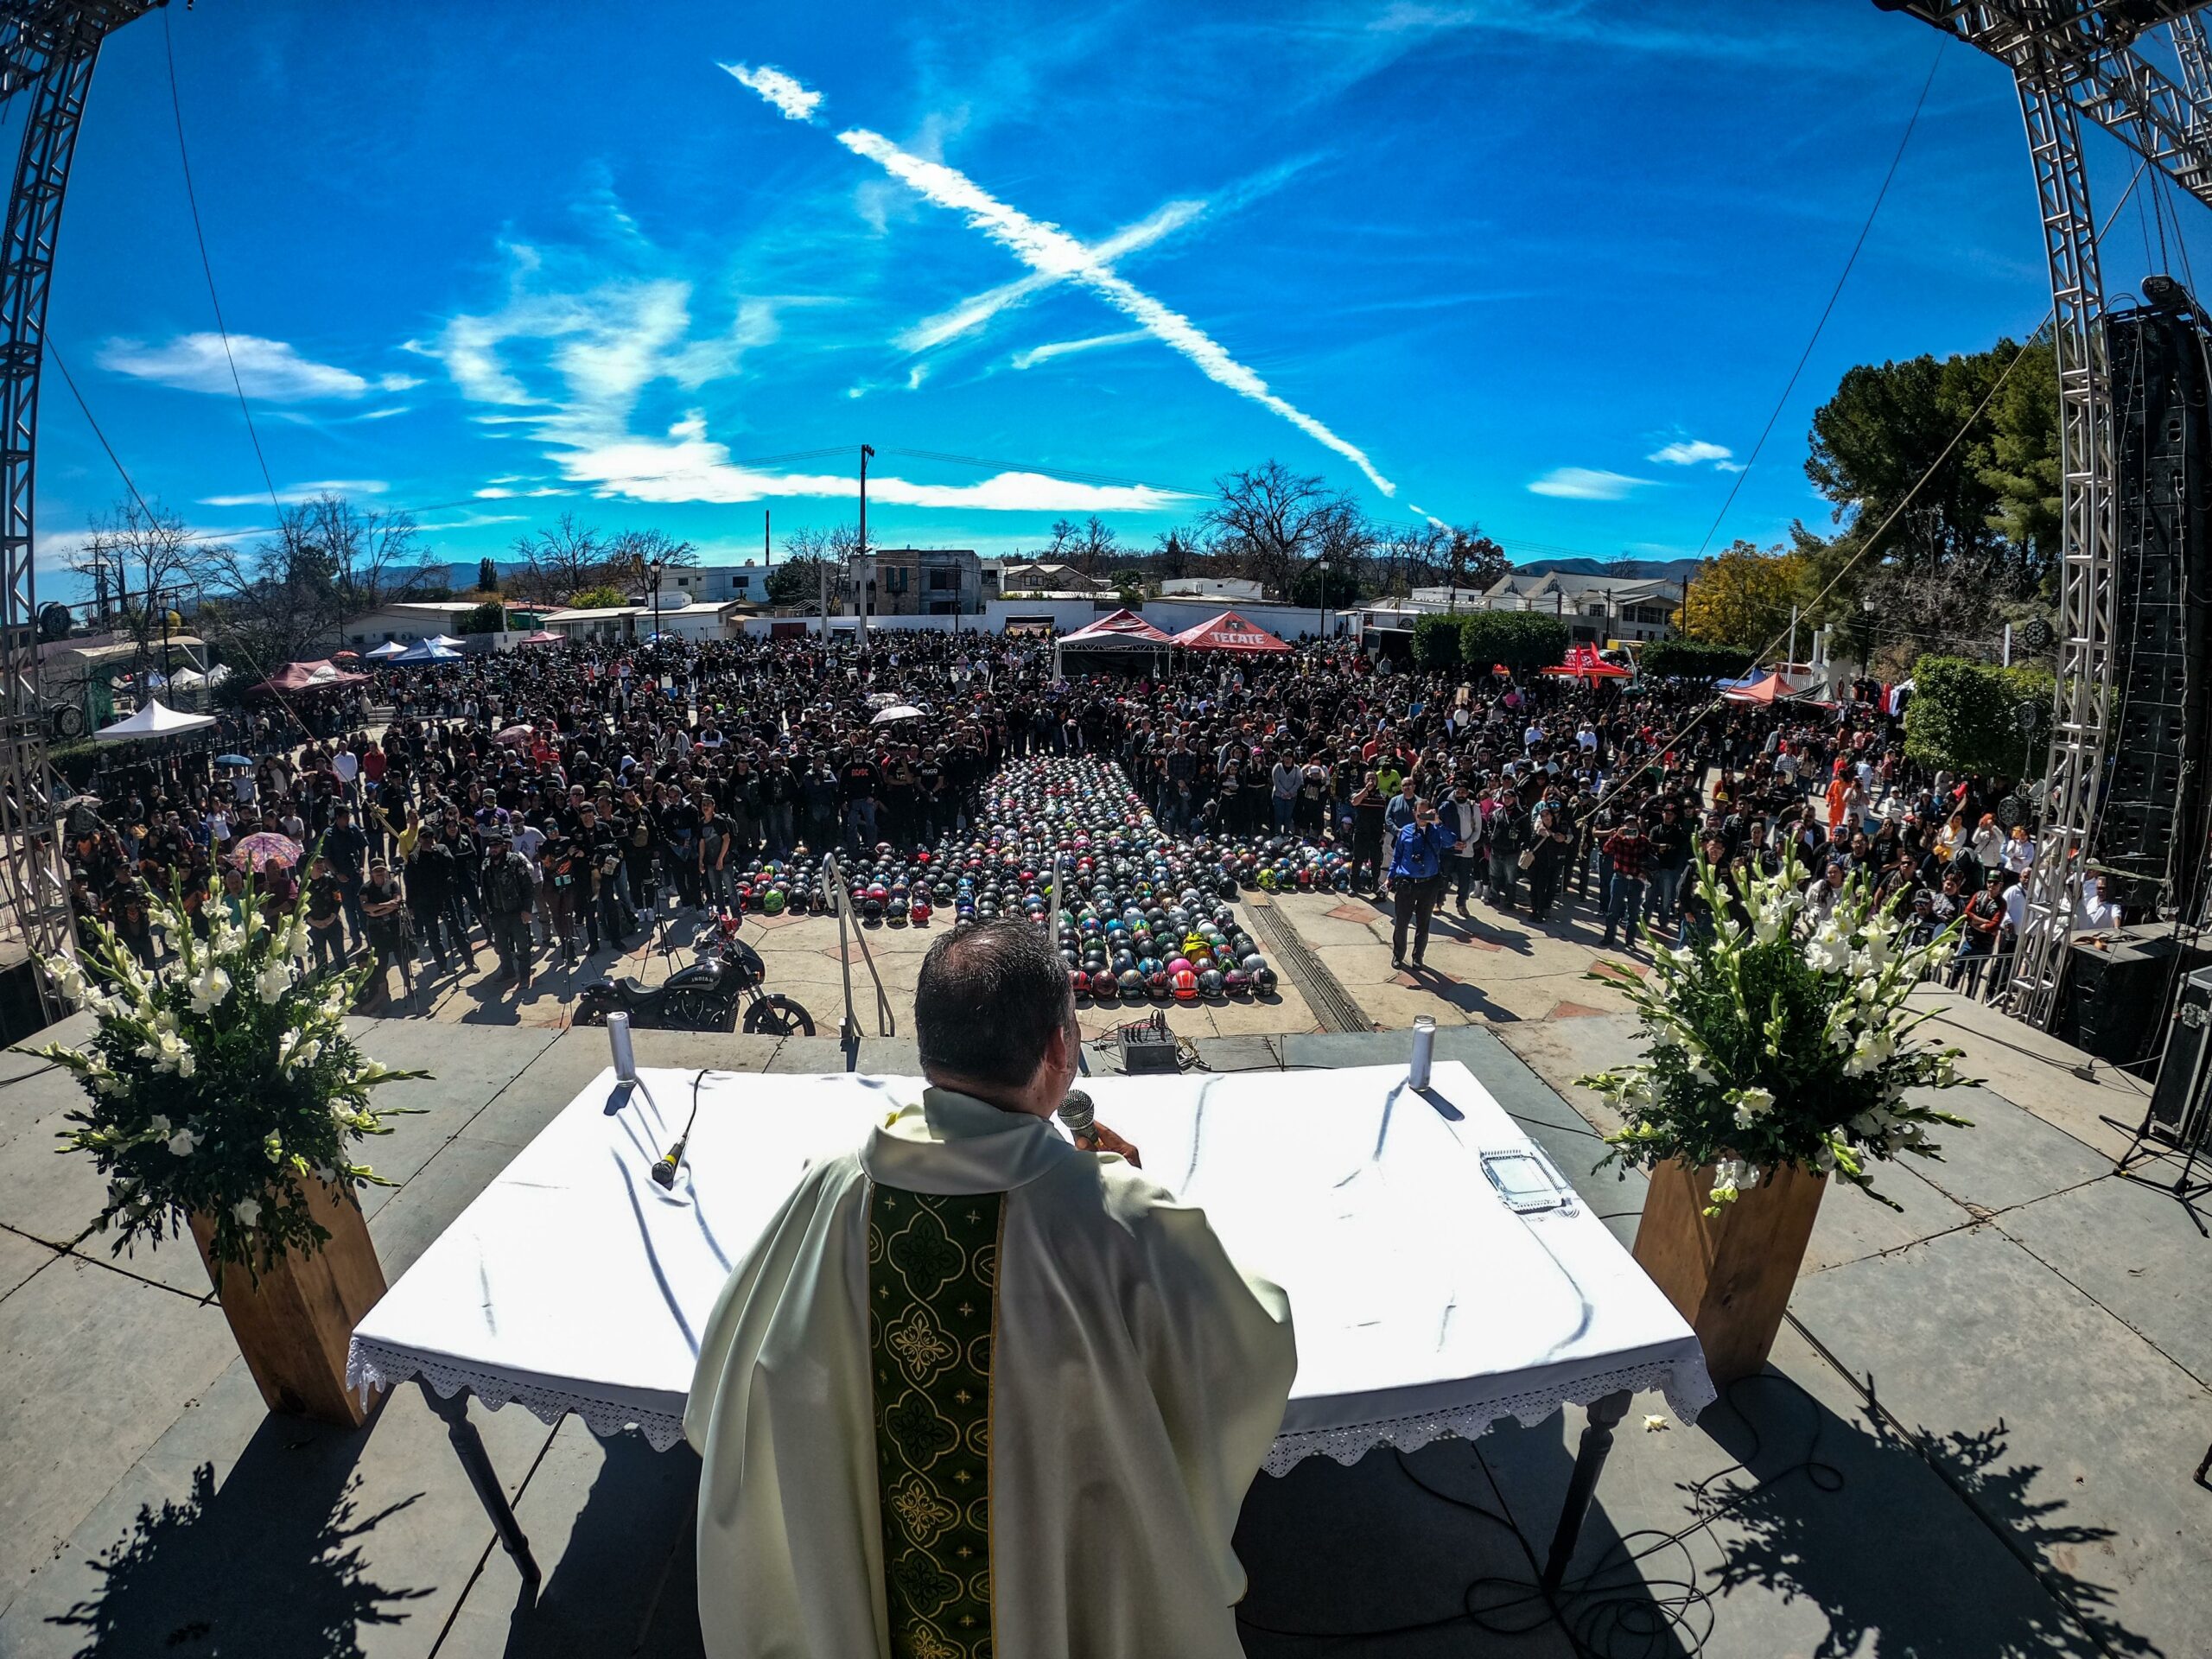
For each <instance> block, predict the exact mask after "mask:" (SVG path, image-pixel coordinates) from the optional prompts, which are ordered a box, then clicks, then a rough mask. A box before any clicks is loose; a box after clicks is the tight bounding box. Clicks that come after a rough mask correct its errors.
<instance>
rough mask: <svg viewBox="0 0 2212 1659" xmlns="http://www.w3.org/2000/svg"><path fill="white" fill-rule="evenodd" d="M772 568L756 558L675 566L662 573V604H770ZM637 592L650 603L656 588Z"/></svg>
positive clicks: (640, 588)
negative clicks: (671, 602)
mask: <svg viewBox="0 0 2212 1659" xmlns="http://www.w3.org/2000/svg"><path fill="white" fill-rule="evenodd" d="M772 568H773V567H772V566H770V565H767V564H765V563H760V562H759V561H757V560H753V559H747V561H746V562H745V563H743V564H688V565H687V564H675V565H671V566H669V567H668V568H667V569H664V570H663V571H662V572H661V577H660V590H661V603H662V604H663V605H666V604H667V603H668V602H669V600H670V599H671V597H675V598H678V599H681V600H682V601H683V602H684V603H685V604H687V605H696V604H702V603H704V604H710V605H721V604H727V603H728V601H731V600H734V599H741V600H743V601H746V603H747V604H749V605H766V603H767V602H768V573H769V571H770V570H771V569H772ZM636 591H638V592H639V594H640V595H641V596H642V597H643V598H645V599H646V600H648V601H649V600H651V599H652V589H651V588H644V587H642V585H640V586H639V588H637V589H636Z"/></svg>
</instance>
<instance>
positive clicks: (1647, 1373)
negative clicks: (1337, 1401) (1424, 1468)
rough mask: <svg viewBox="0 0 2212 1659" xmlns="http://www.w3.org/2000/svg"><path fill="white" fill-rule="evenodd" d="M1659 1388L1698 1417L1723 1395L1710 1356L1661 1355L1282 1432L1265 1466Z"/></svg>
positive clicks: (1360, 1452) (1406, 1446)
mask: <svg viewBox="0 0 2212 1659" xmlns="http://www.w3.org/2000/svg"><path fill="white" fill-rule="evenodd" d="M1623 1389H1626V1390H1627V1391H1628V1392H1630V1394H1642V1393H1643V1392H1645V1391H1646V1390H1648V1389H1658V1390H1659V1392H1660V1393H1661V1394H1662V1395H1663V1396H1664V1397H1665V1399H1666V1402H1667V1404H1668V1406H1669V1408H1671V1409H1672V1410H1673V1412H1674V1414H1675V1417H1676V1419H1677V1420H1678V1421H1681V1422H1683V1423H1694V1422H1695V1421H1697V1415H1698V1413H1700V1412H1701V1411H1703V1410H1704V1409H1705V1408H1707V1406H1709V1405H1711V1404H1712V1403H1713V1401H1714V1400H1716V1399H1717V1398H1719V1390H1718V1389H1715V1388H1714V1387H1713V1380H1712V1378H1710V1377H1709V1376H1707V1375H1706V1371H1705V1367H1704V1365H1703V1364H1701V1363H1695V1362H1688V1363H1678V1362H1676V1361H1674V1360H1659V1361H1656V1362H1653V1363H1649V1364H1643V1365H1630V1366H1628V1367H1626V1368H1624V1369H1623V1370H1617V1371H1599V1372H1598V1373H1596V1374H1595V1375H1592V1376H1583V1377H1577V1378H1576V1379H1574V1380H1573V1382H1571V1383H1560V1384H1559V1385H1558V1386H1556V1387H1554V1388H1549V1389H1536V1390H1535V1391H1533V1392H1531V1393H1528V1394H1507V1395H1499V1396H1497V1398H1496V1399H1492V1400H1484V1401H1482V1402H1479V1403H1478V1404H1475V1405H1471V1406H1458V1407H1454V1408H1452V1409H1450V1410H1448V1411H1437V1412H1429V1413H1426V1414H1422V1415H1420V1416H1415V1417H1392V1418H1387V1419H1385V1420H1384V1421H1382V1422H1379V1423H1356V1424H1353V1425H1351V1427H1345V1428H1323V1429H1316V1430H1314V1431H1313V1432H1312V1433H1303V1434H1284V1435H1281V1436H1278V1437H1277V1439H1276V1440H1275V1443H1274V1446H1271V1447H1269V1448H1268V1455H1267V1457H1266V1458H1265V1459H1262V1462H1261V1464H1260V1467H1261V1468H1262V1469H1263V1470H1265V1471H1267V1472H1268V1473H1269V1474H1271V1475H1287V1474H1288V1473H1289V1472H1290V1471H1291V1470H1292V1469H1294V1468H1295V1467H1296V1466H1297V1465H1299V1464H1300V1463H1302V1462H1304V1461H1305V1460H1306V1459H1307V1458H1310V1457H1313V1456H1316V1455H1317V1454H1318V1455H1319V1456H1323V1457H1328V1458H1333V1459H1335V1460H1336V1461H1337V1462H1338V1463H1340V1464H1343V1465H1345V1466H1346V1467H1350V1466H1351V1465H1353V1464H1355V1463H1357V1462H1358V1461H1359V1460H1360V1459H1362V1458H1363V1457H1364V1456H1366V1455H1367V1453H1369V1452H1372V1451H1373V1450H1374V1449H1375V1448H1376V1446H1395V1447H1396V1448H1397V1449H1398V1450H1399V1451H1401V1452H1417V1451H1419V1450H1420V1449H1421V1447H1422V1446H1427V1444H1428V1443H1429V1442H1430V1441H1431V1440H1440V1439H1442V1438H1443V1437H1444V1436H1445V1435H1447V1434H1454V1435H1457V1436H1459V1439H1461V1440H1474V1439H1476V1438H1478V1436H1480V1435H1481V1434H1483V1433H1485V1432H1486V1431H1487V1430H1488V1429H1489V1428H1490V1427H1491V1424H1493V1423H1496V1422H1498V1421H1502V1420H1503V1419H1504V1418H1507V1417H1510V1418H1513V1419H1514V1420H1515V1421H1517V1422H1519V1423H1520V1424H1521V1426H1522V1427H1524V1428H1533V1427H1535V1426H1536V1425H1537V1424H1538V1423H1541V1422H1542V1421H1544V1419H1545V1418H1547V1417H1548V1416H1550V1415H1551V1414H1553V1413H1554V1412H1555V1411H1557V1410H1558V1409H1559V1408H1560V1407H1561V1406H1586V1405H1588V1404H1590V1403H1591V1402H1592V1401H1596V1400H1602V1399H1604V1398H1605V1396H1606V1395H1609V1394H1618V1393H1619V1392H1621V1391H1622V1390H1623Z"/></svg>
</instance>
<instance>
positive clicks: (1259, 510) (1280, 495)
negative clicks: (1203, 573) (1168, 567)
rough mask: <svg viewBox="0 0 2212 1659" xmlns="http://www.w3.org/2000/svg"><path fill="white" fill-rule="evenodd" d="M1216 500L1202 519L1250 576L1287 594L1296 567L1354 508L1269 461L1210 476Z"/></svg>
mask: <svg viewBox="0 0 2212 1659" xmlns="http://www.w3.org/2000/svg"><path fill="white" fill-rule="evenodd" d="M1214 487H1215V488H1216V489H1217V490H1218V491H1219V492H1220V493H1221V495H1220V499H1218V500H1217V501H1216V502H1215V503H1214V504H1213V505H1212V506H1211V507H1209V508H1207V509H1206V514H1205V522H1206V524H1208V525H1209V526H1210V527H1211V529H1212V530H1213V531H1215V533H1216V534H1217V536H1218V537H1220V539H1221V541H1222V542H1223V543H1224V547H1223V549H1222V550H1223V551H1224V552H1233V553H1235V554H1236V555H1237V556H1238V557H1239V558H1240V559H1241V560H1242V562H1243V565H1244V568H1245V569H1246V571H1247V573H1248V574H1249V575H1255V576H1257V577H1258V578H1259V579H1260V581H1261V582H1263V583H1265V584H1267V585H1268V586H1270V587H1272V588H1274V590H1275V591H1276V592H1277V593H1278V594H1287V593H1289V591H1290V589H1291V587H1292V584H1293V583H1294V582H1296V581H1297V579H1298V570H1299V567H1300V565H1301V564H1302V563H1304V562H1305V561H1306V559H1307V558H1309V557H1311V556H1313V554H1314V553H1316V552H1318V551H1319V549H1320V546H1321V543H1322V540H1323V538H1324V537H1325V536H1326V535H1327V534H1329V533H1331V526H1332V525H1340V524H1342V523H1343V519H1344V515H1345V514H1346V513H1351V514H1354V515H1357V512H1358V509H1357V507H1356V506H1355V505H1353V504H1352V503H1351V499H1350V498H1349V497H1347V496H1345V495H1344V494H1343V493H1341V492H1340V491H1337V490H1332V489H1330V488H1329V487H1328V486H1326V485H1325V484H1324V483H1323V482H1322V481H1321V480H1319V479H1318V478H1313V477H1308V476H1305V475H1302V474H1297V473H1294V472H1292V471H1291V470H1290V468H1289V467H1286V466H1284V465H1283V464H1282V463H1281V461H1274V460H1268V461H1262V462H1261V463H1260V464H1259V465H1258V466H1257V467H1250V468H1249V469H1247V470H1246V471H1244V472H1241V473H1230V474H1225V475H1224V476H1223V477H1221V478H1218V479H1217V480H1214Z"/></svg>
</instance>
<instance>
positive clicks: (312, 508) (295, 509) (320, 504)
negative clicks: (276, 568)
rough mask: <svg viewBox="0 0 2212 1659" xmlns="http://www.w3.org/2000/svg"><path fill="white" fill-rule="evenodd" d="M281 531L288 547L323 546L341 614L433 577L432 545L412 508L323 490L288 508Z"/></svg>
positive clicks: (402, 594)
mask: <svg viewBox="0 0 2212 1659" xmlns="http://www.w3.org/2000/svg"><path fill="white" fill-rule="evenodd" d="M277 537H278V539H279V541H280V542H281V543H283V544H284V545H285V546H287V547H295V548H299V549H302V550H304V549H319V550H321V554H322V556H323V557H324V559H325V560H327V563H328V566H329V570H330V579H331V584H332V588H333V594H334V598H335V600H336V602H337V606H338V613H339V616H340V619H341V620H342V619H343V618H345V617H348V616H359V615H360V614H361V613H363V612H365V611H374V610H378V609H381V608H382V607H385V606H386V605H390V604H392V603H393V602H395V601H399V600H404V599H405V598H406V597H407V596H408V595H409V594H418V593H421V592H423V590H425V589H426V588H429V587H431V586H432V585H433V583H434V580H435V572H434V570H433V569H432V567H431V565H430V563H429V550H428V549H427V548H426V547H425V546H424V545H423V536H422V532H421V531H419V530H418V529H416V524H415V518H414V515H413V514H412V513H406V512H384V511H383V510H382V509H380V508H377V507H359V506H356V505H354V504H353V502H351V501H349V500H347V499H346V498H345V497H344V496H342V495H319V496H317V497H315V499H313V500H312V501H302V502H301V503H299V504H298V505H295V506H291V507H288V508H286V509H285V511H284V513H283V517H282V518H279V519H278V520H277Z"/></svg>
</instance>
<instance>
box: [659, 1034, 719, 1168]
mask: <svg viewBox="0 0 2212 1659" xmlns="http://www.w3.org/2000/svg"><path fill="white" fill-rule="evenodd" d="M711 1069H712V1068H711V1067H709V1066H703V1065H702V1066H701V1067H700V1068H699V1072H698V1075H697V1076H696V1077H693V1078H692V1079H691V1114H690V1116H688V1117H686V1118H685V1119H684V1120H683V1134H681V1135H677V1137H676V1144H675V1145H674V1146H672V1147H670V1148H669V1149H668V1153H667V1155H666V1156H664V1158H662V1160H660V1161H659V1162H658V1163H657V1164H655V1165H654V1166H653V1185H656V1186H658V1187H659V1188H661V1189H662V1191H664V1192H674V1191H675V1190H676V1172H677V1168H678V1167H679V1166H681V1165H682V1164H683V1149H684V1147H687V1146H689V1145H690V1141H691V1126H692V1124H694V1123H696V1122H698V1120H699V1085H700V1084H702V1083H704V1082H705V1081H706V1080H707V1073H708V1071H710V1070H711Z"/></svg>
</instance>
